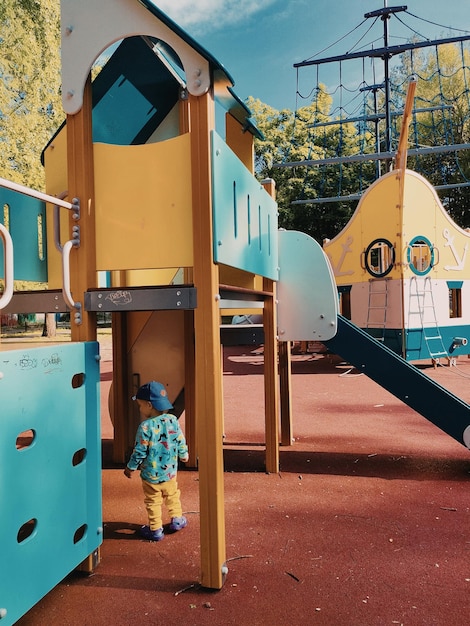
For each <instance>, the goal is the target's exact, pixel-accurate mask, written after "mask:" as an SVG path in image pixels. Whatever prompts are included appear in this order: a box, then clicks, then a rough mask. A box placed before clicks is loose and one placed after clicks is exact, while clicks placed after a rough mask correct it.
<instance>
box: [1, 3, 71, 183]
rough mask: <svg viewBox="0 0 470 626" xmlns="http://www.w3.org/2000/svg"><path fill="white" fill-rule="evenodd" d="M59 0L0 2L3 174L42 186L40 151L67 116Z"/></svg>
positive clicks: (18, 180)
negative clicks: (61, 86)
mask: <svg viewBox="0 0 470 626" xmlns="http://www.w3.org/2000/svg"><path fill="white" fill-rule="evenodd" d="M59 50H60V2H59V0H2V2H1V4H0V143H1V146H2V149H1V153H0V176H2V177H3V178H7V179H9V180H13V181H14V182H18V183H21V184H25V185H29V186H31V187H35V188H38V189H43V188H44V172H43V168H42V165H41V161H40V158H41V152H42V149H43V148H44V146H45V145H46V143H47V142H48V141H49V139H50V137H51V135H52V134H53V132H54V131H55V130H56V129H57V127H58V126H59V124H60V123H61V122H62V119H63V112H62V105H61V102H60V100H61V94H60V82H61V79H60V53H59Z"/></svg>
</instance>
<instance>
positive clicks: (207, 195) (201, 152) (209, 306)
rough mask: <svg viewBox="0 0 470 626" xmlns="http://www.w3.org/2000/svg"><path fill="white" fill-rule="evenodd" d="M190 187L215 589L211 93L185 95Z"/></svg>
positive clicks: (209, 568) (217, 371)
mask: <svg viewBox="0 0 470 626" xmlns="http://www.w3.org/2000/svg"><path fill="white" fill-rule="evenodd" d="M189 98H190V101H189V104H190V124H191V162H192V189H193V240H194V285H195V287H196V289H197V298H198V303H197V308H196V309H195V312H194V328H195V388H196V392H195V395H196V403H195V404H196V406H195V414H196V424H197V450H198V457H199V502H200V524H201V530H200V538H201V584H202V585H203V587H208V588H212V589H220V588H221V587H222V585H223V582H224V574H223V571H222V568H223V565H224V563H225V515H224V467H223V441H222V437H223V415H222V411H223V409H222V406H223V402H222V371H221V366H220V319H219V318H220V312H219V298H218V295H219V271H218V267H217V265H216V264H215V263H214V259H213V228H212V227H213V225H212V199H211V189H212V185H211V150H210V132H211V130H213V129H214V125H215V119H214V118H215V111H214V100H213V94H212V93H210V92H209V93H206V94H205V95H203V96H198V97H195V96H189Z"/></svg>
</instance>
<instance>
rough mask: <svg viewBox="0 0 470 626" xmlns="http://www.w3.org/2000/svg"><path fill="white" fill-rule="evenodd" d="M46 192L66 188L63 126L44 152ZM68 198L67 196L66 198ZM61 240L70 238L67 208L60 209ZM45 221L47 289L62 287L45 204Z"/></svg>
mask: <svg viewBox="0 0 470 626" xmlns="http://www.w3.org/2000/svg"><path fill="white" fill-rule="evenodd" d="M44 170H45V174H46V193H48V194H50V195H51V196H59V195H60V194H62V193H63V192H64V191H66V190H67V189H68V184H67V128H66V127H65V126H64V127H63V128H62V130H61V131H60V133H58V134H57V135H56V136H55V137H54V139H53V141H52V142H51V143H50V144H49V145H48V147H47V149H46V150H45V152H44ZM67 200H68V198H67ZM60 217H61V220H60V225H61V241H62V243H64V242H65V241H67V240H68V239H70V227H69V217H68V211H67V209H61V210H60ZM46 223H47V244H48V245H47V274H48V281H47V283H48V287H49V289H61V288H62V256H61V254H60V252H59V251H58V250H57V249H56V247H55V245H54V225H53V209H52V206H51V205H50V204H47V205H46Z"/></svg>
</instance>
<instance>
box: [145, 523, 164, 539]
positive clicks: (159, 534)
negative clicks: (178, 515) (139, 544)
mask: <svg viewBox="0 0 470 626" xmlns="http://www.w3.org/2000/svg"><path fill="white" fill-rule="evenodd" d="M140 534H141V535H142V537H143V538H144V539H148V540H149V541H161V540H162V539H163V538H164V536H165V535H164V534H163V528H157V530H150V526H142V528H141V529H140Z"/></svg>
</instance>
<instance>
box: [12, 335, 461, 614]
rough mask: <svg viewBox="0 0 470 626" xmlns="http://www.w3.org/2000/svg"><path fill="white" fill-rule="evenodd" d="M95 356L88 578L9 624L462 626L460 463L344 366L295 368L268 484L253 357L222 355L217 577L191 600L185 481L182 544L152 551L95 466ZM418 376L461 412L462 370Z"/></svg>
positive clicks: (136, 510) (127, 486) (445, 444)
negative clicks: (93, 507)
mask: <svg viewBox="0 0 470 626" xmlns="http://www.w3.org/2000/svg"><path fill="white" fill-rule="evenodd" d="M100 343H101V352H102V374H101V378H102V384H101V387H102V437H103V517H104V528H105V531H104V543H103V545H102V548H101V563H100V564H99V566H98V567H97V569H96V570H95V573H94V574H92V575H90V576H87V575H85V574H83V573H78V572H73V573H71V574H70V575H69V576H68V577H67V578H66V579H65V580H64V581H62V582H61V583H60V584H59V585H57V587H56V588H54V589H53V590H52V591H51V592H50V593H49V594H48V595H47V596H45V597H44V598H43V599H42V600H41V601H40V602H39V603H38V604H37V605H36V606H34V607H33V608H32V609H31V610H30V611H29V612H28V613H27V614H26V615H25V616H24V617H23V618H21V620H20V621H19V622H17V623H18V624H20V625H22V626H55V625H57V626H66V625H70V626H78V625H80V626H101V625H103V626H104V625H106V626H107V625H109V624H112V625H113V626H127V625H131V624H149V625H160V624H162V625H166V626H173V625H174V626H176V625H178V626H180V625H181V624H185V625H186V626H189V625H194V626H205V625H210V624H217V625H218V624H237V625H238V626H245V625H246V626H283V625H289V626H295V625H297V624H298V625H300V624H302V625H312V626H317V625H318V626H384V625H386V624H403V625H405V626H418V625H420V626H431V625H436V626H460V625H463V624H467V623H468V620H469V618H468V615H469V613H470V560H469V557H470V527H469V521H470V519H469V518H470V514H469V506H470V505H469V497H468V486H469V482H470V452H469V451H468V450H467V449H466V448H464V447H463V446H462V445H460V444H459V443H457V442H455V441H454V440H453V439H451V438H450V437H449V436H448V435H445V434H444V433H442V432H441V431H440V430H439V429H437V428H436V427H435V426H433V425H432V424H430V423H428V422H427V421H426V420H425V419H424V418H422V417H421V416H420V415H418V414H417V413H415V412H414V411H413V410H411V409H409V408H408V407H406V406H405V405H403V404H402V403H401V402H400V401H399V400H397V399H396V398H394V397H393V396H392V395H390V394H389V393H388V392H387V391H385V390H384V389H382V388H381V387H379V386H378V385H377V384H376V383H374V382H372V381H371V380H369V379H367V378H366V377H365V376H364V375H358V374H357V372H356V371H355V370H353V369H351V367H350V366H348V364H346V363H343V362H341V361H340V360H339V359H337V358H333V359H332V358H330V357H327V356H325V355H321V354H299V355H294V356H293V368H292V369H293V375H292V386H293V413H294V442H293V445H292V446H290V447H282V448H281V452H280V458H281V470H280V472H279V473H278V474H270V475H268V474H266V473H265V472H264V466H263V460H264V447H263V428H264V416H263V376H262V372H263V364H262V356H261V355H260V352H259V350H255V349H254V348H251V347H236V348H225V349H224V402H225V449H224V459H225V475H224V476H225V508H226V546H227V565H228V568H229V573H228V576H227V579H226V582H225V585H224V587H223V588H222V589H221V590H220V591H209V590H207V589H202V588H201V587H200V586H199V584H198V578H199V567H200V550H199V514H198V507H199V504H198V473H197V471H193V470H182V471H180V473H179V483H180V487H181V491H182V502H183V509H184V511H185V514H186V516H187V518H188V521H189V524H188V526H187V528H185V529H184V530H183V531H181V532H179V533H176V534H172V535H168V536H166V537H165V539H164V541H161V542H159V543H149V542H147V541H143V540H141V539H140V538H139V537H138V535H137V534H136V531H137V529H138V528H139V526H140V525H141V524H142V523H144V522H145V521H146V520H145V511H144V508H143V503H142V496H141V488H140V485H139V479H138V476H135V477H134V479H133V480H128V479H126V478H125V477H124V475H123V472H122V467H116V466H114V465H113V464H112V462H111V460H110V459H111V457H110V449H111V448H110V444H111V438H112V424H111V421H110V419H109V414H108V411H107V396H108V391H109V385H110V381H111V369H112V363H111V348H110V343H109V337H105V338H104V339H103V338H101V340H100ZM418 367H420V368H421V369H422V370H423V371H424V372H425V373H426V374H428V375H429V376H430V377H432V378H434V379H435V380H436V381H437V382H439V383H440V384H441V385H443V386H445V387H447V388H448V389H449V390H450V391H452V392H454V393H455V394H456V395H458V396H459V397H461V398H462V399H463V400H465V401H466V402H470V385H469V379H470V359H467V357H460V359H459V360H458V362H457V366H456V367H447V366H445V367H438V368H437V369H434V368H433V367H431V365H430V364H425V363H422V364H418ZM442 411H443V413H444V414H445V411H446V408H445V406H443V407H442ZM449 419H451V416H449ZM182 420H183V426H184V416H183V418H182ZM51 558H60V555H51ZM43 567H44V568H45V567H47V563H44V564H43ZM40 575H41V572H40V571H38V576H40Z"/></svg>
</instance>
